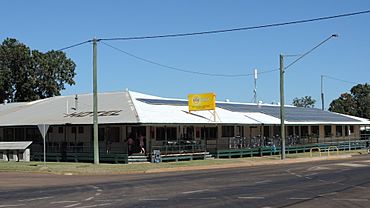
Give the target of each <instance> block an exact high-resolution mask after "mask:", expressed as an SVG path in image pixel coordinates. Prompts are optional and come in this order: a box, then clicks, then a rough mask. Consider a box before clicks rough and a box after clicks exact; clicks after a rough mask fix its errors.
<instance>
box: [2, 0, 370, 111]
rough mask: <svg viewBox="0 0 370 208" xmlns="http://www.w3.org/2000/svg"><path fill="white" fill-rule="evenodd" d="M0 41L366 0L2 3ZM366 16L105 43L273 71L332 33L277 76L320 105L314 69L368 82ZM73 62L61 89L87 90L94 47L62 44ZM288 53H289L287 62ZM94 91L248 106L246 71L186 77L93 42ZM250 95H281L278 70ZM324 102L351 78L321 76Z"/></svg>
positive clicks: (154, 29)
mask: <svg viewBox="0 0 370 208" xmlns="http://www.w3.org/2000/svg"><path fill="white" fill-rule="evenodd" d="M1 8H2V9H1V10H2V11H1V13H0V23H1V32H0V39H1V40H4V39H5V38H7V37H12V38H16V39H18V40H19V41H21V42H23V43H25V44H26V45H28V46H30V47H31V48H32V49H38V50H41V51H48V50H51V49H55V50H56V49H60V48H63V47H66V46H69V45H71V44H74V43H78V42H82V41H85V40H88V39H92V38H93V37H97V38H110V37H127V36H143V35H160V34H168V33H183V32H196V31H205V30H217V29H227V28H235V27H245V26H255V25H262V24H269V23H278V22H286V21H292V20H300V19H309V18H315V17H320V16H330V15H336V14H341V13H350V12H355V11H361V10H368V9H370V3H369V1H367V0H356V1H344V0H327V1H320V0H311V1H308V0H307V1H296V0H287V1H272V0H271V1H266V0H263V1H257V0H256V1H241V0H240V1H227V0H224V1H215V0H208V1H199V0H193V1H173V0H171V1H170V0H165V1H149V0H146V1H142V0H135V1H72V0H63V1H20V0H12V1H10V0H7V1H2V2H1ZM369 23H370V14H365V15H359V16H354V17H348V18H340V19H335V20H328V21H321V22H315V23H306V24H300V25H291V26H284V27H278V28H268V29H258V30H253V31H241V32H232V33H224V34H217V35H204V36H194V37H185V38H169V39H156V40H136V41H125V42H122V41H121V42H119V41H117V42H108V43H109V44H111V45H113V46H115V47H118V48H120V49H123V50H125V51H127V52H130V53H132V54H135V55H137V56H140V57H143V58H146V59H150V60H153V61H156V62H159V63H162V64H165V65H169V66H173V67H178V68H183V69H186V70H193V71H199V72H205V73H223V74H225V73H226V74H245V73H252V72H253V69H254V68H257V69H258V70H260V71H265V70H272V69H278V67H279V54H280V53H282V54H302V53H304V52H305V51H307V50H309V49H311V48H312V47H313V46H315V45H317V44H318V43H319V42H321V41H322V40H324V39H325V38H327V37H328V36H330V35H331V34H333V33H338V34H339V38H337V39H332V40H330V41H328V42H327V43H326V44H324V45H323V46H321V47H320V48H319V49H317V50H315V51H314V52H313V53H312V54H310V55H309V56H307V57H305V58H304V59H302V60H301V61H300V62H298V63H297V64H295V65H294V66H292V67H291V69H290V70H288V71H287V72H286V76H285V84H286V85H285V92H286V103H288V104H289V103H291V102H292V100H293V98H294V97H302V96H305V95H310V96H312V97H314V98H315V99H316V100H317V103H316V107H318V108H320V106H321V104H320V75H322V74H325V75H330V76H333V77H336V78H339V79H343V80H347V81H351V82H356V83H365V82H370V80H369V79H370V27H369V26H370V25H369ZM66 53H67V56H68V57H70V58H71V59H72V60H74V61H75V63H76V64H77V68H76V73H77V76H76V77H75V80H76V85H74V86H67V87H66V90H64V91H63V92H62V94H64V95H67V94H78V93H88V92H92V45H91V44H90V43H89V44H85V45H83V46H79V47H76V48H72V49H69V50H66ZM293 59H294V58H287V59H286V63H287V64H288V63H289V62H291V61H292V60H293ZM98 70H99V72H98V73H99V81H98V85H99V86H98V90H99V92H108V91H121V90H124V89H126V88H128V89H130V90H133V91H138V92H143V93H148V94H153V95H158V96H163V97H176V98H186V96H187V94H188V93H202V92H215V93H216V94H217V100H224V99H229V100H231V101H240V102H251V101H252V98H253V77H252V76H250V77H243V78H220V77H206V76H199V75H192V74H186V73H181V72H175V71H171V70H167V69H164V68H161V67H158V66H155V65H151V64H148V63H145V62H142V61H139V60H136V59H134V58H132V57H129V56H127V55H124V54H122V53H120V52H117V51H115V50H113V49H111V48H109V47H107V46H105V45H103V44H99V46H98ZM257 85H258V89H257V91H258V100H262V101H263V102H266V103H271V102H273V101H275V102H278V101H279V73H278V72H274V73H268V74H262V75H260V76H259V79H258V84H257ZM324 86H325V87H324V89H325V95H326V104H327V105H328V104H329V103H330V102H331V100H333V99H335V98H337V97H339V96H340V94H341V93H343V92H346V91H349V89H350V88H351V87H352V86H353V84H348V83H345V82H339V81H335V80H330V79H325V81H324Z"/></svg>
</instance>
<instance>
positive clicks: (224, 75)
mask: <svg viewBox="0 0 370 208" xmlns="http://www.w3.org/2000/svg"><path fill="white" fill-rule="evenodd" d="M101 43H103V44H104V45H106V46H108V47H110V48H112V49H114V50H116V51H119V52H121V53H124V54H125V55H128V56H130V57H133V58H135V59H138V60H140V61H143V62H146V63H150V64H153V65H156V66H160V67H162V68H166V69H170V70H173V71H179V72H184V73H188V74H197V75H202V76H212V77H247V76H253V75H254V73H250V74H213V73H205V72H199V71H191V70H186V69H182V68H178V67H173V66H168V65H165V64H161V63H158V62H155V61H152V60H149V59H146V58H142V57H139V56H137V55H134V54H132V53H129V52H127V51H124V50H122V49H120V48H117V47H115V46H112V45H110V44H108V43H105V42H104V41H101ZM274 71H279V69H274V70H267V71H261V72H259V73H258V74H266V73H270V72H274Z"/></svg>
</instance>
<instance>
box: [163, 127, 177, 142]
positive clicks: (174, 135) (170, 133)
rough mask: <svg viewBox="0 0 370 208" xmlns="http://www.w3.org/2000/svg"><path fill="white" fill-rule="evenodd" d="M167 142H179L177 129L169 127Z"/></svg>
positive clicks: (167, 129)
mask: <svg viewBox="0 0 370 208" xmlns="http://www.w3.org/2000/svg"><path fill="white" fill-rule="evenodd" d="M166 131H167V140H177V128H176V127H167V128H166Z"/></svg>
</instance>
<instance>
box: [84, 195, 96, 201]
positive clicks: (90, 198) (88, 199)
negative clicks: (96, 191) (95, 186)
mask: <svg viewBox="0 0 370 208" xmlns="http://www.w3.org/2000/svg"><path fill="white" fill-rule="evenodd" d="M93 198H94V197H93V196H92V197H89V198H87V199H85V201H90V200H92V199H93Z"/></svg>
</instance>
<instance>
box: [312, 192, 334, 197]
mask: <svg viewBox="0 0 370 208" xmlns="http://www.w3.org/2000/svg"><path fill="white" fill-rule="evenodd" d="M335 194H337V192H331V193H326V194H319V195H317V196H319V197H323V196H331V195H335Z"/></svg>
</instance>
